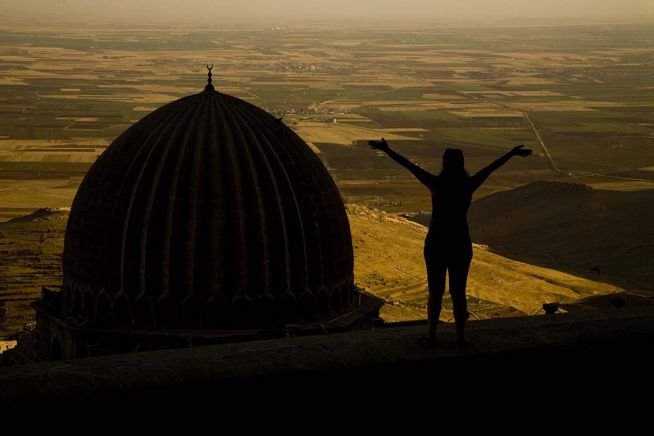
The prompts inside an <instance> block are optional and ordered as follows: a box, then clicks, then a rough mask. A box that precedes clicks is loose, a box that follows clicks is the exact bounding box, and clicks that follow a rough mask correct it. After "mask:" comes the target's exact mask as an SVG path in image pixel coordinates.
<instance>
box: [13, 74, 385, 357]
mask: <svg viewBox="0 0 654 436" xmlns="http://www.w3.org/2000/svg"><path fill="white" fill-rule="evenodd" d="M211 82H212V80H211V71H209V83H208V84H207V86H206V87H205V89H204V91H203V92H200V93H199V94H196V95H191V96H188V97H185V98H181V99H179V100H177V101H174V102H172V103H170V104H167V105H165V106H163V107H161V108H159V109H158V110H155V111H154V112H152V113H151V114H149V115H148V116H146V117H145V118H143V119H142V120H140V121H139V122H138V123H136V124H134V125H133V126H132V127H130V128H129V129H127V130H126V131H125V132H124V133H123V134H122V135H120V136H119V137H118V138H117V139H116V140H115V141H114V142H113V143H112V144H111V145H110V146H109V147H108V148H107V149H106V150H105V152H104V153H103V154H102V155H101V156H100V157H99V158H98V160H97V161H96V162H95V164H94V165H93V166H92V167H91V169H90V170H89V172H88V173H87V175H86V177H85V178H84V180H83V182H82V183H81V185H80V187H79V190H78V192H77V195H76V197H75V200H74V202H73V205H72V208H71V211H70V217H69V220H68V226H67V229H66V236H65V243H64V253H63V284H62V287H61V290H60V291H55V290H51V289H46V288H44V289H43V296H42V298H41V299H40V300H39V301H37V302H36V303H34V307H35V309H36V319H37V322H36V327H35V329H34V330H33V331H32V333H31V334H30V335H29V337H28V338H26V339H24V340H23V341H22V342H23V343H22V344H20V343H19V345H18V347H17V348H16V350H15V351H14V352H13V353H10V355H13V356H14V359H15V360H16V361H25V360H32V361H34V360H59V359H74V358H82V357H89V356H96V355H107V354H117V353H129V352H134V351H145V350H158V349H168V348H180V347H188V346H197V345H208V344H217V343H225V342H238V341H244V340H250V339H261V338H270V337H285V336H295V335H305V334H315V333H323V332H330V331H343V330H351V329H360V328H366V327H369V326H370V325H371V324H372V323H374V322H378V321H379V309H380V308H381V305H382V301H381V300H379V299H376V298H374V297H372V296H369V295H367V294H362V293H359V292H357V291H356V289H355V286H354V276H353V267H354V257H353V251H352V240H351V234H350V227H349V223H348V219H347V215H346V213H345V208H344V204H343V201H342V199H341V196H340V194H339V191H338V189H337V187H336V185H335V183H334V181H333V180H332V178H331V176H330V175H329V173H328V171H327V170H326V168H325V167H324V166H323V164H322V162H321V161H320V159H319V158H318V157H317V156H316V155H315V154H314V153H313V152H312V151H311V149H310V148H309V147H308V146H307V144H306V143H305V142H304V141H303V140H302V139H301V138H300V137H299V136H298V135H296V134H295V133H294V132H293V131H292V130H291V129H290V128H288V127H287V126H286V125H284V123H283V122H282V121H281V120H280V119H277V118H275V117H273V116H272V115H270V114H269V113H267V112H266V111H264V110H263V109H261V108H258V107H256V106H254V105H252V104H250V103H248V102H246V101H243V100H241V99H238V98H235V97H233V96H229V95H226V94H223V93H220V92H218V91H216V90H215V89H214V86H213V85H212V83H211ZM21 355H22V356H29V357H28V358H25V357H23V358H20V357H19V356H21Z"/></svg>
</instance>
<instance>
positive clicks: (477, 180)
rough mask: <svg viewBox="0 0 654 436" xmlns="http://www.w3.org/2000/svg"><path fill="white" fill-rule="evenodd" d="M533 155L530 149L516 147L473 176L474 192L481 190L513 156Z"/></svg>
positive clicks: (520, 146) (521, 146)
mask: <svg viewBox="0 0 654 436" xmlns="http://www.w3.org/2000/svg"><path fill="white" fill-rule="evenodd" d="M531 153H532V151H531V150H529V149H528V148H524V145H516V146H515V147H513V148H512V149H511V151H509V152H508V153H506V154H504V155H503V156H502V157H500V158H499V159H497V160H495V161H494V162H492V163H491V164H490V165H488V166H487V167H486V168H483V169H481V170H479V171H478V172H477V173H476V174H475V175H474V176H472V190H473V191H475V190H476V189H477V188H479V187H480V186H481V185H482V184H483V183H484V182H485V181H486V179H487V178H488V176H490V175H491V173H492V172H493V171H495V170H496V169H498V168H499V167H501V166H502V165H504V164H505V163H507V162H508V161H509V159H511V158H512V157H513V156H521V157H527V156H530V155H531Z"/></svg>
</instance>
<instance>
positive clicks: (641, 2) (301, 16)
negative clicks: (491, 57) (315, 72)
mask: <svg viewBox="0 0 654 436" xmlns="http://www.w3.org/2000/svg"><path fill="white" fill-rule="evenodd" d="M0 11H2V13H3V15H6V16H10V17H19V18H23V17H24V18H27V17H30V16H35V15H38V16H41V17H68V18H71V19H75V20H77V19H82V20H103V21H117V20H120V21H130V22H135V21H138V22H144V23H155V22H162V21H164V22H176V21H177V22H180V23H182V22H186V23H188V22H193V21H198V22H205V23H206V22H209V21H215V22H231V23H235V22H241V21H266V22H267V23H269V24H271V25H274V23H275V22H280V23H281V22H282V21H287V20H293V21H297V20H307V21H314V22H315V21H330V20H340V19H347V20H348V21H350V22H351V21H355V20H362V21H364V22H367V23H370V22H371V21H374V20H389V19H390V20H400V19H401V20H408V19H421V20H423V21H425V20H433V21H434V22H443V21H460V20H466V21H484V20H511V19H523V18H530V19H534V18H535V19H544V20H551V19H559V18H564V19H588V20H598V19H599V20H607V19H608V20H612V19H615V20H634V19H640V20H648V21H649V20H652V21H654V0H544V1H538V2H537V1H535V0H0Z"/></svg>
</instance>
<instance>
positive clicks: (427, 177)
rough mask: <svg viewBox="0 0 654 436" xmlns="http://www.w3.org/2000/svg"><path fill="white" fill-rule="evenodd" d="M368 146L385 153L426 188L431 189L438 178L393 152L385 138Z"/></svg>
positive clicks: (369, 143)
mask: <svg viewBox="0 0 654 436" xmlns="http://www.w3.org/2000/svg"><path fill="white" fill-rule="evenodd" d="M368 145H370V147H372V148H373V149H375V150H380V151H383V152H384V153H386V154H387V155H388V156H389V157H390V158H391V159H393V160H394V161H395V162H397V163H399V164H400V165H402V166H403V167H404V168H406V169H407V170H409V171H411V174H413V175H414V176H415V177H416V179H418V180H419V181H420V183H422V184H423V185H425V186H426V187H428V188H430V189H431V187H432V186H433V184H434V182H435V181H436V179H437V176H435V175H433V174H431V173H430V172H428V171H425V170H423V169H422V168H420V167H419V166H418V165H416V164H414V163H413V162H411V161H410V160H409V159H407V158H405V157H404V156H402V155H401V154H400V153H398V152H396V151H394V150H391V148H390V147H389V146H388V143H387V142H386V140H385V139H384V138H382V139H381V141H368Z"/></svg>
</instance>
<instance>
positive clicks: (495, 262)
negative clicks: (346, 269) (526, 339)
mask: <svg viewBox="0 0 654 436" xmlns="http://www.w3.org/2000/svg"><path fill="white" fill-rule="evenodd" d="M348 216H349V219H350V226H351V228H352V236H353V243H354V250H355V277H356V281H357V283H358V285H359V286H360V287H362V288H364V289H365V290H366V291H368V292H371V293H373V294H375V295H378V296H380V297H382V298H384V299H385V300H386V301H387V303H388V304H387V305H386V307H385V308H384V309H383V316H384V317H385V318H386V319H387V320H388V321H401V320H411V319H421V318H424V317H425V311H426V306H425V304H426V300H427V282H426V272H425V266H424V261H423V257H422V247H423V241H424V238H425V235H426V228H425V227H423V226H421V225H419V224H416V223H413V222H411V221H408V220H406V219H404V218H400V217H398V216H396V215H390V214H386V213H383V212H379V211H375V210H371V209H368V208H365V207H363V206H348ZM67 217H68V214H67V210H65V209H40V210H38V211H36V212H35V213H33V214H30V215H28V216H26V217H21V218H18V219H14V220H11V221H9V222H6V223H0V300H2V301H4V302H5V306H6V312H7V314H6V317H5V319H4V320H3V319H0V337H1V336H6V335H9V334H12V333H14V332H16V331H17V330H19V329H20V328H21V327H22V326H23V324H25V323H27V322H30V321H32V317H33V312H32V309H31V307H30V306H29V303H30V302H31V301H33V300H34V299H36V298H38V296H39V294H40V288H41V286H42V285H44V284H45V285H57V284H59V283H60V282H61V266H60V265H61V253H62V248H63V236H64V231H65V226H66V220H67ZM617 290H618V289H617V288H616V287H614V286H610V285H606V284H601V283H596V282H593V281H591V280H586V279H581V278H578V277H575V276H572V275H569V274H565V273H561V272H558V271H555V270H552V269H546V268H541V267H537V266H532V265H528V264H525V263H521V262H516V261H513V260H509V259H506V258H504V257H501V256H499V255H497V254H494V253H491V252H489V251H487V250H486V249H485V248H484V247H483V246H475V258H474V260H473V265H472V268H471V272H470V281H469V295H470V298H469V303H470V310H471V312H472V316H473V317H475V318H488V317H496V316H513V315H520V314H534V313H536V312H538V311H539V309H540V308H541V305H542V303H545V302H551V301H575V300H577V299H581V298H586V297H590V296H594V295H599V294H606V293H611V292H615V291H617ZM3 313H4V311H3ZM451 318H452V315H451V304H450V300H449V297H447V296H446V300H445V305H444V311H443V319H444V320H446V321H449V320H451Z"/></svg>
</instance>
